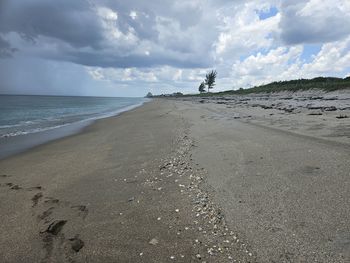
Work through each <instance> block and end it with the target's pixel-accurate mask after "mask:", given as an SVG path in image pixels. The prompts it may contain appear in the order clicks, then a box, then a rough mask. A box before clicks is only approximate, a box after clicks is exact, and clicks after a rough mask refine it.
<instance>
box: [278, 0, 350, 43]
mask: <svg viewBox="0 0 350 263" xmlns="http://www.w3.org/2000/svg"><path fill="white" fill-rule="evenodd" d="M349 24H350V2H349V1H347V0H323V1H320V0H309V1H304V0H286V1H283V2H282V7H281V22H280V27H281V32H282V33H281V38H282V40H283V41H284V42H285V43H287V44H301V43H324V42H332V41H337V40H341V39H344V38H345V37H347V36H348V35H349V34H350V27H349V26H346V25H349Z"/></svg>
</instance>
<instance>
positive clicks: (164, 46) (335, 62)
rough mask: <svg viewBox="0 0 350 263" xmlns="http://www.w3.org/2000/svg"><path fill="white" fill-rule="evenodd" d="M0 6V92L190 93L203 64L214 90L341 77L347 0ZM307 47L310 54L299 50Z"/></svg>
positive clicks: (37, 1) (107, 0) (65, 1)
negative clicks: (213, 74) (211, 73)
mask: <svg viewBox="0 0 350 263" xmlns="http://www.w3.org/2000/svg"><path fill="white" fill-rule="evenodd" d="M0 5H1V6H0V68H1V69H2V72H0V78H1V83H0V93H1V92H4V90H5V88H4V87H5V86H6V87H7V88H6V92H8V87H11V88H12V89H16V90H17V89H18V90H20V89H23V90H25V91H26V93H28V92H29V90H27V89H24V88H23V87H22V88H21V85H22V86H23V85H25V84H27V86H30V87H32V90H33V92H34V93H38V92H39V91H40V92H44V93H45V92H46V93H50V94H53V93H57V94H63V93H67V94H71V93H74V91H73V90H72V88H71V87H70V85H73V83H74V86H75V87H76V88H75V89H76V90H77V93H79V94H83V93H84V92H85V93H86V94H98V92H101V94H100V95H107V94H108V95H122V94H128V95H135V94H139V95H144V93H147V91H148V89H149V90H151V91H152V93H166V92H175V91H181V92H191V91H192V92H195V91H197V88H198V84H199V83H200V82H201V81H202V79H203V78H204V76H205V73H206V71H208V70H210V69H213V68H215V69H217V71H218V73H219V74H218V80H217V82H218V85H217V86H216V90H225V89H230V88H232V87H233V86H234V87H248V86H250V85H256V84H261V83H266V82H269V81H274V80H282V79H291V78H299V77H309V76H311V77H313V76H317V75H318V74H321V75H336V76H345V75H347V74H348V73H349V67H350V65H349V62H348V61H349V54H350V51H349V36H350V27H347V26H346V25H347V24H349V22H350V2H349V1H347V0H322V1H321V0H306V1H303V0H267V1H262V0H235V1H232V0H207V1H203V0H191V1H187V0H152V1H140V0H128V1H124V0H74V1H72V0H60V1H47V0H26V1H22V0H11V1H1V0H0ZM309 43H316V45H317V47H318V48H317V50H315V51H314V52H310V51H307V50H306V49H305V47H306V46H305V45H306V44H309ZM33 67H36V68H37V69H40V70H35V69H34V68H33ZM54 71H56V72H57V74H56V73H54ZM27 73H28V74H27ZM60 74H64V77H61V78H59V77H57V76H60ZM18 76H21V78H23V80H22V81H19V78H18ZM80 79H81V80H82V81H79V80H80ZM53 82H55V83H53ZM56 82H58V83H56ZM38 86H42V88H41V89H39V90H38V88H34V87H38ZM78 86H79V87H78ZM44 87H50V89H51V90H47V89H45V88H44ZM84 87H85V88H84ZM93 87H95V88H96V92H93V91H92V89H93ZM16 92H17V91H16Z"/></svg>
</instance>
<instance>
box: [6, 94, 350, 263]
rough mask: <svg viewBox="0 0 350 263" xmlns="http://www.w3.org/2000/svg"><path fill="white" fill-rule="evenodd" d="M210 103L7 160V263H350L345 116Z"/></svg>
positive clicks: (173, 106)
mask: <svg viewBox="0 0 350 263" xmlns="http://www.w3.org/2000/svg"><path fill="white" fill-rule="evenodd" d="M202 102H203V101H202ZM202 102H199V101H197V100H190V101H173V100H154V101H152V102H150V103H147V104H146V105H144V106H142V107H140V108H137V109H135V110H132V111H130V112H126V113H124V114H122V115H120V116H118V117H113V118H108V119H104V120H100V121H97V122H96V123H95V124H93V125H91V126H90V127H88V128H87V129H85V130H84V131H83V132H82V133H80V134H77V135H74V136H70V137H67V138H64V139H61V140H57V141H54V142H51V143H48V144H46V145H43V146H39V147H36V148H34V149H32V150H30V151H27V152H25V153H22V154H19V155H16V156H13V157H10V158H7V159H4V160H2V161H0V175H1V177H0V184H1V187H0V200H1V201H0V212H1V221H2V224H1V225H0V259H1V262H349V260H350V255H349V251H350V201H349V200H350V199H349V198H350V186H349V182H350V177H349V171H350V158H349V157H350V154H349V153H350V144H349V138H348V137H347V134H348V132H349V130H347V128H346V127H348V126H349V119H346V118H344V119H336V118H335V117H336V116H338V115H339V114H340V113H339V112H338V110H337V111H336V112H330V113H328V112H327V113H325V112H324V111H322V114H324V115H308V113H305V112H304V111H303V110H302V111H301V112H300V113H292V112H288V111H287V112H286V111H285V110H283V109H282V110H281V109H274V108H272V109H261V108H260V107H256V106H254V107H253V106H251V105H242V104H240V103H239V101H238V103H237V101H235V102H229V105H228V104H227V103H226V102H227V101H226V100H224V103H220V104H218V103H217V102H218V101H217V100H207V101H205V103H202ZM346 111H347V110H346V109H344V110H342V113H343V114H345V113H346V114H347V112H346ZM271 113H272V114H273V115H270V114H271ZM330 114H333V115H334V116H333V115H330ZM337 114H338V115H337ZM276 115H278V119H277V120H275V119H274V118H275V117H276ZM249 116H250V117H249ZM290 116H293V118H291V117H290ZM311 116H312V118H313V119H312V120H313V121H315V123H314V124H313V125H316V124H318V122H320V123H322V124H323V125H324V126H322V127H321V126H319V129H318V130H317V129H316V127H314V129H309V128H308V127H309V126H308V125H309V124H308V122H309V119H308V118H309V117H310V118H311ZM333 117H334V120H333ZM317 118H318V119H317ZM322 118H326V120H328V118H329V120H330V121H323V120H322ZM294 120H297V121H298V125H295V122H294ZM336 121H337V123H334V122H336ZM276 123H277V125H276ZM281 123H282V124H283V125H280V124H281ZM328 123H330V124H328ZM288 125H289V126H288ZM339 125H340V126H341V127H343V128H342V129H341V130H342V133H341V134H334V132H336V131H337V130H336V129H335V128H334V127H338V126H339ZM344 127H345V128H344ZM315 131H316V132H315ZM332 132H333V133H332ZM330 134H331V135H332V136H329V135H330Z"/></svg>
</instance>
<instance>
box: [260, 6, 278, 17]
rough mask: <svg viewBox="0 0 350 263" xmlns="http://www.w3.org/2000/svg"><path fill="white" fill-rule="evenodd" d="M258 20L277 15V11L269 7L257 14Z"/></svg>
mask: <svg viewBox="0 0 350 263" xmlns="http://www.w3.org/2000/svg"><path fill="white" fill-rule="evenodd" d="M257 13H258V15H259V19H260V20H265V19H268V18H270V17H273V16H275V15H277V14H278V9H277V8H276V7H271V8H270V9H269V10H267V11H259V12H257Z"/></svg>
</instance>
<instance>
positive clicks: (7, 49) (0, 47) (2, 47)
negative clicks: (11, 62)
mask: <svg viewBox="0 0 350 263" xmlns="http://www.w3.org/2000/svg"><path fill="white" fill-rule="evenodd" d="M16 51H17V49H16V48H13V47H11V45H10V44H9V43H8V42H7V41H6V40H5V39H3V38H2V37H1V35H0V58H9V57H12V54H13V53H14V52H16Z"/></svg>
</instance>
